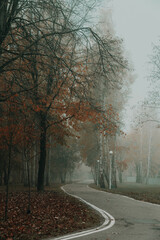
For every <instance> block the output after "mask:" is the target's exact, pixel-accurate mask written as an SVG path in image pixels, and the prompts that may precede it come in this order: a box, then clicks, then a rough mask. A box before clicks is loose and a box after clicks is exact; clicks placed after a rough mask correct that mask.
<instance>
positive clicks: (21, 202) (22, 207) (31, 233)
mask: <svg viewBox="0 0 160 240" xmlns="http://www.w3.org/2000/svg"><path fill="white" fill-rule="evenodd" d="M4 199H5V194H4V193H0V205H1V208H0V239H1V240H13V239H16V240H22V239H23V240H37V239H41V238H45V237H49V236H58V235H64V234H66V233H70V232H74V231H77V230H82V229H85V228H89V227H92V226H94V225H97V224H99V223H100V218H99V216H98V215H96V214H95V212H93V211H92V210H91V209H89V208H88V207H86V205H84V204H83V203H81V202H79V201H78V200H77V199H74V198H72V197H70V196H67V195H66V194H64V193H62V192H53V191H47V192H44V193H37V192H31V213H30V214H27V206H28V201H27V192H17V193H16V192H15V193H10V194H9V208H8V220H7V221H4V220H3V218H4Z"/></svg>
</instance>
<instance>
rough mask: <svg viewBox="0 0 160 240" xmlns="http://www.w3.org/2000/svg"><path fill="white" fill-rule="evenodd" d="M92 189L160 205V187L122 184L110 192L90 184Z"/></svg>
mask: <svg viewBox="0 0 160 240" xmlns="http://www.w3.org/2000/svg"><path fill="white" fill-rule="evenodd" d="M90 187H93V188H95V189H99V190H102V191H106V192H111V193H117V194H121V195H125V196H128V197H131V198H134V199H137V200H141V201H145V202H150V203H155V204H160V186H159V185H146V184H139V183H122V184H120V183H119V184H118V187H117V188H116V189H112V190H108V189H102V188H99V187H97V186H96V185H95V184H90Z"/></svg>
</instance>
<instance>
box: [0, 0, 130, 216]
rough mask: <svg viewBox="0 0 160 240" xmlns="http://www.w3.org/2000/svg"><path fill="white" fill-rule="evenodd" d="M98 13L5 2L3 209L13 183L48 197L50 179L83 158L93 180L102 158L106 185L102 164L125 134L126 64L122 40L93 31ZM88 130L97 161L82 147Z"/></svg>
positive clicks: (0, 49)
mask: <svg viewBox="0 0 160 240" xmlns="http://www.w3.org/2000/svg"><path fill="white" fill-rule="evenodd" d="M95 6H96V1H94V0H93V1H89V3H86V1H84V0H81V1H78V2H77V1H74V0H68V1H63V0H56V1H55V0H54V1H53V0H49V1H41V0H27V1H24V0H11V1H6V0H2V1H1V2H0V86H1V89H0V118H1V121H0V148H1V151H0V159H1V160H0V184H5V185H6V192H7V197H6V206H7V202H8V188H9V183H12V182H16V183H24V184H27V185H28V186H29V187H31V185H35V186H36V187H37V190H38V191H43V190H44V185H45V184H49V181H50V178H51V174H52V178H53V179H54V178H55V179H56V176H57V178H58V179H60V180H61V182H64V181H65V179H66V176H67V174H69V175H70V176H71V174H72V172H73V169H74V165H75V162H76V161H79V159H81V158H83V159H85V160H86V161H87V162H88V164H89V165H90V166H91V167H92V170H93V173H96V160H97V158H101V167H102V173H103V174H102V175H103V176H105V177H106V179H107V181H108V171H109V167H108V165H107V163H106V161H105V159H107V158H108V151H109V148H114V143H115V141H114V136H116V134H117V133H121V131H120V126H121V120H120V119H121V117H120V112H121V110H122V108H123V105H124V98H125V95H126V94H124V92H125V91H126V87H124V86H127V84H129V81H128V76H127V64H128V63H127V60H126V59H125V58H124V55H123V47H122V42H121V40H120V39H118V38H117V37H115V36H114V34H111V33H109V32H106V33H105V34H102V33H101V32H100V31H98V30H96V28H94V27H93V28H91V24H90V23H89V19H90V17H91V12H92V10H93V9H94V8H95ZM91 128H92V129H93V131H92V133H91V132H90V133H89V131H90V129H91ZM84 129H85V131H86V132H87V131H88V140H89V138H90V137H91V136H93V134H94V136H93V139H95V142H94V141H93V142H94V143H93V145H94V144H95V145H96V148H95V155H94V156H93V151H92V150H91V149H90V151H89V147H88V148H87V144H89V142H88V140H87V141H86V142H85V144H84V143H82V142H83V140H80V139H83V136H84ZM93 139H92V140H93ZM81 141H82V142H81ZM106 143H108V145H107V144H106ZM82 145H83V147H82V148H81V146H82ZM106 146H107V147H106ZM92 147H93V146H92ZM96 149H97V150H96ZM95 156H96V157H95ZM113 162H114V161H113ZM113 169H114V168H113ZM94 175H95V174H94ZM96 176H97V175H96ZM114 176H115V174H114ZM99 177H100V176H99ZM6 215H7V213H6Z"/></svg>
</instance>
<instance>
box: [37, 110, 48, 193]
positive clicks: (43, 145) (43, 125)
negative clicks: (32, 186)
mask: <svg viewBox="0 0 160 240" xmlns="http://www.w3.org/2000/svg"><path fill="white" fill-rule="evenodd" d="M40 116H41V119H40V127H41V136H40V159H39V166H38V167H39V168H38V181H37V190H38V191H43V190H44V173H45V164H46V133H47V129H46V116H45V114H44V113H41V115H40Z"/></svg>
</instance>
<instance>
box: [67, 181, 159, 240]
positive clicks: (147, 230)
mask: <svg viewBox="0 0 160 240" xmlns="http://www.w3.org/2000/svg"><path fill="white" fill-rule="evenodd" d="M64 189H65V190H66V191H67V192H68V193H70V194H74V195H77V196H79V197H81V198H83V199H84V200H86V201H88V202H89V203H91V204H94V205H95V206H97V207H99V208H101V209H103V210H105V211H107V212H108V213H109V214H111V215H112V216H113V217H114V218H115V225H114V226H113V227H111V228H110V229H107V230H105V231H102V232H98V233H94V234H91V235H88V236H83V237H78V238H72V239H77V240H81V239H83V240H160V206H158V205H153V204H149V203H144V202H140V201H136V200H132V199H129V198H127V197H124V196H120V195H117V194H110V193H105V192H101V191H97V190H95V189H92V188H89V187H87V185H86V184H78V183H76V184H68V185H66V186H65V187H64Z"/></svg>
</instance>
